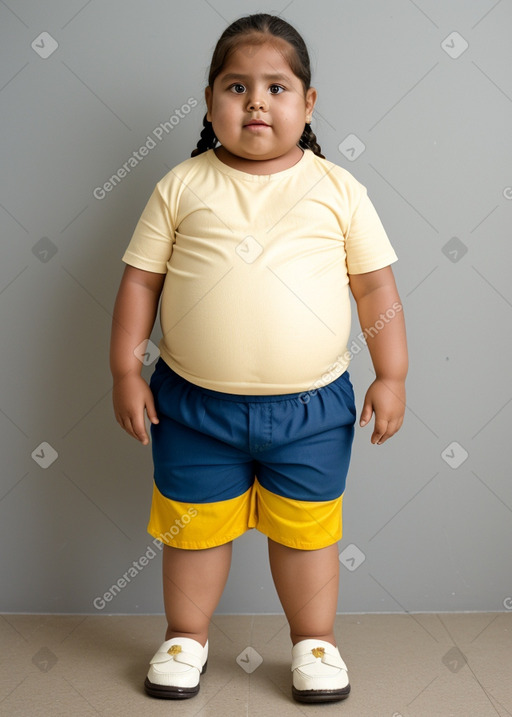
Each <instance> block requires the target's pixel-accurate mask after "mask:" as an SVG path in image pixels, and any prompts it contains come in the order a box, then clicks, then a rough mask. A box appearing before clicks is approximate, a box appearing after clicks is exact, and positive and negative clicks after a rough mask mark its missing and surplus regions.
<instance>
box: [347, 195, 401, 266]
mask: <svg viewBox="0 0 512 717" xmlns="http://www.w3.org/2000/svg"><path fill="white" fill-rule="evenodd" d="M360 186H361V188H362V194H361V199H360V201H359V204H358V206H357V208H356V210H355V211H354V214H353V215H352V219H351V222H350V228H349V231H348V233H347V236H346V238H345V251H346V254H347V269H348V273H349V274H364V273H366V272H368V271H376V270H377V269H382V268H384V267H385V266H389V264H392V263H393V262H395V261H397V259H398V257H397V255H396V253H395V251H394V249H393V247H392V246H391V243H390V241H389V239H388V235H387V234H386V230H385V229H384V227H383V226H382V222H381V220H380V218H379V215H378V214H377V211H376V210H375V207H374V206H373V204H372V202H371V201H370V198H369V196H368V193H367V191H366V188H365V187H364V186H363V185H360Z"/></svg>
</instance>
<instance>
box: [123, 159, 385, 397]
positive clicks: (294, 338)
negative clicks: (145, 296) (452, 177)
mask: <svg viewBox="0 0 512 717" xmlns="http://www.w3.org/2000/svg"><path fill="white" fill-rule="evenodd" d="M396 259H397V256H396V254H395V252H394V250H393V248H392V246H391V244H390V242H389V239H388V237H387V235H386V232H385V230H384V228H383V226H382V223H381V221H380V219H379V217H378V215H377V212H376V211H375V208H374V207H373V204H372V203H371V201H370V199H369V198H368V195H367V192H366V188H365V187H364V186H363V185H362V184H360V183H359V182H358V181H357V180H356V179H355V178H354V177H353V176H352V175H351V174H350V173H349V172H348V171H347V170H345V169H343V168H341V167H339V166H337V165H335V164H333V163H332V162H329V161H327V160H325V159H322V158H320V157H317V156H316V155H315V154H314V153H313V152H312V151H311V150H305V152H304V154H303V156H302V157H301V159H300V160H299V162H297V164H295V165H294V166H293V167H290V168H289V169H286V170H284V171H281V172H277V173H275V174H270V175H256V174H248V173H246V172H242V171H240V170H237V169H233V168H231V167H229V166H227V165H226V164H224V163H223V162H221V161H220V159H218V157H217V156H216V154H215V152H214V150H208V151H207V152H205V153H203V154H200V155H198V156H197V157H193V158H191V159H187V160H186V161H184V162H182V163H181V164H179V165H177V166H176V167H175V168H174V169H172V170H171V171H170V172H169V173H168V174H166V175H165V177H164V178H163V179H161V180H160V181H159V182H158V184H157V185H156V187H155V189H154V191H153V193H152V195H151V197H150V198H149V201H148V203H147V205H146V207H145V209H144V211H143V213H142V216H141V217H140V219H139V222H138V224H137V226H136V228H135V231H134V234H133V237H132V239H131V241H130V243H129V245H128V247H127V249H126V252H125V253H124V255H123V261H124V262H126V263H127V264H130V265H132V266H134V267H137V268H139V269H144V270H146V271H152V272H157V273H161V274H164V273H165V274H166V278H165V281H164V287H163V291H162V297H161V308H160V321H161V327H162V334H163V337H162V340H161V342H160V347H159V348H160V352H161V356H162V358H163V360H164V361H165V362H166V363H167V364H168V365H169V366H170V367H171V368H172V369H173V370H174V371H175V372H176V373H178V374H179V375H180V376H182V377H183V378H185V379H186V380H188V381H190V382H192V383H194V384H197V385H198V386H202V387H204V388H209V389H213V390H215V391H222V392H225V393H238V394H260V395H266V394H283V393H295V392H302V391H308V390H310V389H312V388H313V387H314V386H318V385H319V382H322V377H325V376H327V379H325V378H324V380H323V383H326V382H327V383H329V382H330V381H333V380H335V379H336V378H338V376H340V375H341V374H342V373H343V372H344V371H345V370H346V368H347V366H348V363H349V358H348V352H347V342H348V339H349V333H350V322H351V316H350V314H351V309H350V299H349V286H348V274H350V273H351V274H360V273H364V272H369V271H374V270H376V269H381V268H383V267H385V266H388V265H389V264H391V263H392V262H394V261H396Z"/></svg>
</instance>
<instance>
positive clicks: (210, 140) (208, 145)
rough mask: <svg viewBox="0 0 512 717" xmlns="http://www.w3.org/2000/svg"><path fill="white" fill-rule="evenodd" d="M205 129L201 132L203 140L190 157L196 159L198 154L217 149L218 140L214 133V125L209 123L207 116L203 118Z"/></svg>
mask: <svg viewBox="0 0 512 717" xmlns="http://www.w3.org/2000/svg"><path fill="white" fill-rule="evenodd" d="M203 128H204V129H203V130H202V131H201V139H200V140H199V142H198V143H197V147H196V148H195V149H194V151H193V152H192V154H191V155H190V156H191V157H196V156H197V155H198V154H202V153H203V152H207V151H208V150H209V149H215V147H216V145H217V141H218V140H217V137H216V136H215V132H214V131H213V125H212V123H211V122H208V120H207V119H206V115H205V116H204V118H203Z"/></svg>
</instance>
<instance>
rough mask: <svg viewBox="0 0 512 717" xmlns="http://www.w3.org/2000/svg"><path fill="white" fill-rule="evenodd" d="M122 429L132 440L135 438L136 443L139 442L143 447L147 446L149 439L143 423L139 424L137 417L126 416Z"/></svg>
mask: <svg viewBox="0 0 512 717" xmlns="http://www.w3.org/2000/svg"><path fill="white" fill-rule="evenodd" d="M124 428H125V430H126V432H127V433H129V434H130V436H132V438H135V439H136V440H137V441H140V442H141V443H142V444H143V445H147V444H148V443H149V438H148V434H147V433H146V429H145V426H144V421H142V424H141V423H140V420H139V419H138V417H137V416H127V417H126V420H125V424H124Z"/></svg>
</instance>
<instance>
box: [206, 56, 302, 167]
mask: <svg viewBox="0 0 512 717" xmlns="http://www.w3.org/2000/svg"><path fill="white" fill-rule="evenodd" d="M205 96H206V104H207V108H208V114H207V119H208V120H209V121H210V122H211V123H212V124H213V129H214V132H215V135H216V137H217V139H218V140H219V142H220V143H221V144H222V145H223V147H224V148H225V149H227V150H228V151H229V152H231V153H232V154H234V155H236V156H238V157H243V158H245V159H249V160H269V159H275V158H278V157H283V156H285V155H287V154H289V153H293V152H296V150H297V148H296V145H297V142H298V141H299V139H300V137H301V135H302V132H303V130H304V123H305V122H306V121H310V120H311V114H312V112H313V107H314V104H315V100H316V90H314V89H313V88H310V89H309V90H308V91H307V93H306V96H304V88H303V86H302V82H301V81H300V80H299V78H298V77H296V76H295V75H294V74H293V73H292V71H291V69H290V66H289V65H288V63H287V62H286V60H285V58H284V57H283V55H282V54H281V53H280V52H279V51H278V50H277V49H275V47H273V46H272V45H271V44H269V43H265V44H263V45H243V46H241V47H239V48H238V49H237V50H235V51H234V52H233V54H232V55H231V57H230V58H229V60H228V62H227V63H226V65H225V66H224V68H223V69H222V71H221V72H220V74H219V75H218V76H217V77H216V78H215V82H214V85H213V91H212V89H211V88H210V87H207V88H206V92H205ZM255 120H258V121H261V122H263V123H264V124H259V125H257V124H250V123H251V121H252V122H254V121H255Z"/></svg>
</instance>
